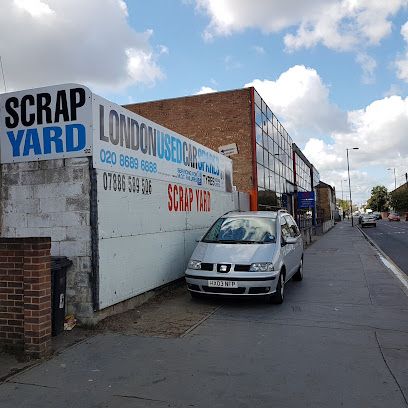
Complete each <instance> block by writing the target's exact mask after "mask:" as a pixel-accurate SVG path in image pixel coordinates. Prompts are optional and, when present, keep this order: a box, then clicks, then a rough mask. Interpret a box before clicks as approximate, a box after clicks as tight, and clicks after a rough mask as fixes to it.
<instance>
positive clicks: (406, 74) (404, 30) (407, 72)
mask: <svg viewBox="0 0 408 408" xmlns="http://www.w3.org/2000/svg"><path fill="white" fill-rule="evenodd" d="M401 35H402V37H403V38H404V41H405V53H404V55H403V56H402V57H400V58H398V59H397V60H396V61H395V65H396V67H397V77H398V78H399V79H402V80H403V81H405V82H408V21H407V22H406V23H405V24H404V25H403V26H402V27H401Z"/></svg>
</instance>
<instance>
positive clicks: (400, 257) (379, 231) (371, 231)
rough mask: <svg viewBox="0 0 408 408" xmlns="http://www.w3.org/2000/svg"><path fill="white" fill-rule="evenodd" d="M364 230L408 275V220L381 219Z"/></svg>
mask: <svg viewBox="0 0 408 408" xmlns="http://www.w3.org/2000/svg"><path fill="white" fill-rule="evenodd" d="M363 230H364V233H365V234H367V235H368V237H369V238H370V239H371V240H373V241H374V242H375V243H376V244H377V245H378V246H379V247H380V248H381V250H382V251H384V253H385V254H386V255H388V256H389V257H390V258H391V259H392V261H393V262H394V263H395V264H396V265H397V266H398V267H399V268H400V269H401V270H402V271H403V272H404V273H405V274H406V275H408V251H407V248H408V222H406V221H400V222H389V221H387V220H379V221H377V226H376V227H364V229H363Z"/></svg>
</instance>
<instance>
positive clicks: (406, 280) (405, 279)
mask: <svg viewBox="0 0 408 408" xmlns="http://www.w3.org/2000/svg"><path fill="white" fill-rule="evenodd" d="M358 229H359V231H360V232H361V233H362V234H363V236H364V237H365V238H366V240H367V241H368V242H369V243H370V244H371V245H372V246H373V247H374V248H375V249H376V250H377V253H378V256H379V257H380V260H381V262H382V263H383V264H384V265H385V267H386V268H388V269H389V270H390V271H391V272H392V273H393V274H394V276H395V277H396V278H397V279H398V280H399V281H400V282H401V283H402V285H403V286H404V288H403V290H404V293H405V294H406V295H407V296H408V276H407V275H405V273H404V272H403V271H402V270H401V269H400V268H398V266H397V265H395V263H394V262H393V261H392V259H391V258H390V257H389V256H388V255H387V254H386V253H385V252H384V251H383V250H382V249H381V248H380V247H379V246H378V244H377V243H376V242H374V241H373V240H372V239H370V237H369V236H368V235H367V234H366V233H365V232H364V231H363V230H362V229H361V228H359V227H358Z"/></svg>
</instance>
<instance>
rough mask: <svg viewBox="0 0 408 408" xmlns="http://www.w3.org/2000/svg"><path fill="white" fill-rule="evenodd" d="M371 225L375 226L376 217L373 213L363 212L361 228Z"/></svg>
mask: <svg viewBox="0 0 408 408" xmlns="http://www.w3.org/2000/svg"><path fill="white" fill-rule="evenodd" d="M368 225H372V226H373V227H376V226H377V217H376V216H375V215H373V214H363V216H362V217H361V228H364V227H367V226H368Z"/></svg>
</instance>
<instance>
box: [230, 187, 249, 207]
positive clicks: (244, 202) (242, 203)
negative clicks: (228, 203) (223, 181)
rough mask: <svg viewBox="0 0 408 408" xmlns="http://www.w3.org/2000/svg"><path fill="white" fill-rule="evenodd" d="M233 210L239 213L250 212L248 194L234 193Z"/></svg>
mask: <svg viewBox="0 0 408 408" xmlns="http://www.w3.org/2000/svg"><path fill="white" fill-rule="evenodd" d="M233 197H234V208H235V209H236V210H239V211H250V197H249V194H248V193H243V192H242V191H234V193H233Z"/></svg>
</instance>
